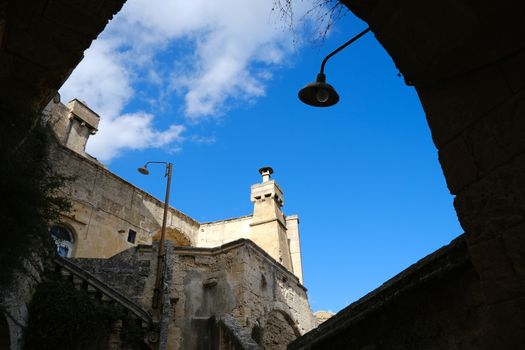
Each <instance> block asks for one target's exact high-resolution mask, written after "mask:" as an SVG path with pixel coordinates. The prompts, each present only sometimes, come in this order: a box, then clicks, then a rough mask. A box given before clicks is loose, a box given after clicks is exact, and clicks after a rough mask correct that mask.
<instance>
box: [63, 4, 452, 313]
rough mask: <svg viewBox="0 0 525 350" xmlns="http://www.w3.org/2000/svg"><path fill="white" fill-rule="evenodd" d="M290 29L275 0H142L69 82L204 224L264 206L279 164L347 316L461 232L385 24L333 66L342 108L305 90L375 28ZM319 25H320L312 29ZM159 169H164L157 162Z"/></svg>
mask: <svg viewBox="0 0 525 350" xmlns="http://www.w3.org/2000/svg"><path fill="white" fill-rule="evenodd" d="M312 4H313V3H312V2H309V1H303V2H297V3H296V10H295V11H296V16H295V17H296V22H295V25H296V29H295V31H294V34H291V33H290V31H289V30H288V29H287V25H286V24H285V23H282V22H280V20H279V18H280V15H279V14H278V13H276V12H275V11H273V12H272V11H271V7H272V1H269V0H257V1H256V0H253V1H250V2H243V1H239V0H224V1H221V2H212V3H210V2H207V1H204V0H199V1H197V0H196V1H192V2H181V1H173V0H158V1H157V3H156V5H155V6H152V5H151V1H146V0H129V1H128V2H127V3H126V5H125V6H124V8H123V10H122V11H121V12H120V13H119V14H118V15H117V16H116V17H115V19H114V20H113V21H112V22H110V24H109V25H108V27H107V29H106V31H105V32H104V33H102V34H101V35H100V37H99V39H98V40H97V41H95V42H94V43H93V45H92V47H91V48H90V49H89V50H88V51H87V52H86V55H85V56H86V57H85V59H84V61H83V62H82V63H81V64H80V65H79V67H77V69H76V70H75V71H74V72H73V74H72V75H71V78H70V79H69V80H68V82H66V84H65V85H64V87H63V88H62V90H61V94H62V97H63V99H64V100H69V99H72V98H75V97H78V98H79V99H81V100H84V101H85V102H86V103H87V104H88V105H89V106H90V107H92V108H93V109H94V110H96V111H97V112H99V114H100V115H101V118H102V119H101V125H100V127H99V129H100V131H99V133H98V134H97V135H96V136H94V137H93V138H92V140H90V144H89V146H88V150H89V152H90V153H92V154H93V155H94V156H96V157H98V158H99V159H100V160H101V161H103V162H104V163H105V164H107V165H108V167H109V169H110V170H111V171H113V172H115V173H116V174H118V175H120V176H121V177H123V178H125V179H126V180H128V181H130V182H132V183H134V184H135V185H137V186H139V187H142V188H144V189H145V190H147V191H148V192H150V193H152V194H153V195H155V196H157V197H158V198H163V193H164V182H163V178H162V170H161V169H160V168H159V169H156V170H157V171H156V172H154V171H153V172H152V176H148V177H144V176H141V175H140V174H138V173H137V172H136V168H137V167H138V166H140V165H142V164H143V163H144V162H145V161H147V160H168V161H172V162H173V163H174V175H173V184H172V192H171V201H170V204H171V205H172V206H174V207H176V208H177V209H179V210H181V211H183V212H184V213H186V214H188V215H190V216H192V217H194V218H195V219H197V220H199V221H203V222H205V221H213V220H219V219H224V218H230V217H236V216H241V215H246V214H250V213H251V212H252V204H251V203H250V201H249V191H250V185H251V184H253V183H256V182H259V181H260V176H259V174H258V172H257V169H258V168H260V167H261V166H265V165H270V166H272V167H273V168H274V170H275V173H274V178H275V179H276V180H277V181H278V182H279V184H280V185H281V187H282V188H283V190H284V192H285V206H284V211H285V213H287V214H299V217H300V233H301V245H302V253H303V270H304V279H305V285H306V287H307V288H308V289H309V298H310V303H311V306H312V309H314V310H320V309H323V310H332V311H338V310H339V309H341V308H343V307H344V306H346V305H348V304H349V303H350V302H352V301H355V300H357V299H358V298H360V297H361V296H363V295H365V294H366V293H367V292H370V291H371V290H373V289H374V288H376V287H378V286H379V285H380V284H381V283H383V282H385V281H386V280H387V279H388V278H390V277H392V276H394V275H395V274H397V273H398V272H400V271H401V270H403V269H404V268H406V267H408V266H409V265H410V264H412V263H415V262H416V261H417V260H418V259H420V258H423V257H424V256H425V255H427V254H429V253H431V252H432V251H434V250H436V249H437V248H439V247H441V246H443V245H445V244H447V243H448V242H450V240H451V239H453V238H454V237H456V236H457V235H459V234H460V233H461V232H462V229H461V227H460V226H459V224H458V222H457V217H456V214H455V212H454V209H453V206H452V200H453V198H452V196H451V195H450V194H449V192H448V190H447V187H446V184H445V181H444V177H443V173H442V170H441V168H440V166H439V162H438V159H437V152H436V149H435V147H434V145H433V143H432V139H431V135H430V132H429V129H428V126H427V124H426V120H425V116H424V113H423V110H422V108H421V105H420V103H419V100H418V97H417V94H416V92H415V90H414V89H413V88H412V87H408V86H406V85H405V84H404V81H403V78H402V77H399V76H398V71H397V69H396V68H395V66H394V64H393V62H392V60H391V59H390V57H389V56H388V54H387V53H386V52H385V50H384V49H383V48H382V47H381V46H380V45H379V43H378V42H377V41H376V39H375V38H374V36H373V34H372V33H369V34H367V35H366V36H364V37H363V38H362V39H360V40H359V41H358V42H356V43H354V44H353V45H352V46H350V47H348V48H347V49H345V50H344V51H342V52H340V53H339V54H337V55H336V56H334V57H333V58H332V59H331V60H330V61H329V62H328V63H327V66H326V68H325V73H326V75H327V81H328V82H329V83H330V84H332V85H333V86H334V87H335V88H336V89H337V90H338V92H339V95H340V97H341V100H340V102H339V104H338V105H336V106H334V107H330V108H324V109H318V108H314V107H309V106H306V105H303V104H301V103H300V101H299V100H298V99H297V92H298V90H299V89H300V88H302V87H303V86H304V85H305V84H307V83H309V82H311V81H313V80H314V79H315V76H316V74H317V72H318V70H319V66H320V63H321V61H322V59H323V58H324V57H325V56H326V55H327V54H328V53H329V52H331V51H332V50H333V49H335V48H336V47H338V46H339V45H341V44H342V43H344V42H345V41H346V40H348V39H349V38H350V37H352V36H353V35H355V34H357V33H358V32H360V31H361V30H363V29H364V28H366V24H364V23H363V22H361V21H360V20H359V19H357V18H356V17H355V16H353V15H352V14H351V13H348V14H347V15H346V16H345V17H344V18H342V19H340V20H338V21H337V22H336V23H335V27H333V28H332V30H331V31H330V32H329V34H328V36H327V38H326V39H325V40H323V41H319V40H314V39H312V38H313V36H314V35H313V34H312V33H311V31H309V30H310V29H311V28H315V20H312V19H311V18H312V17H310V19H308V18H306V19H302V20H300V19H301V17H302V16H301V13H304V12H305V11H307V10H308V9H309V8H311V6H312ZM308 28H310V29H308ZM152 170H153V168H152Z"/></svg>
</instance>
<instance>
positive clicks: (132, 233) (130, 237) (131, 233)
mask: <svg viewBox="0 0 525 350" xmlns="http://www.w3.org/2000/svg"><path fill="white" fill-rule="evenodd" d="M135 237H137V232H136V231H134V230H132V229H129V233H128V242H129V243H135Z"/></svg>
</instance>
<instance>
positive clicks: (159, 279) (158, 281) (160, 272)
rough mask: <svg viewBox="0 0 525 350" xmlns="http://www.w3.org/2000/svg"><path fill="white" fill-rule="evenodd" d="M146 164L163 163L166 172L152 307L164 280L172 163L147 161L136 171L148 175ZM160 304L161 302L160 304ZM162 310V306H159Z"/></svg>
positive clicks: (156, 304) (160, 292)
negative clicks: (165, 241)
mask: <svg viewBox="0 0 525 350" xmlns="http://www.w3.org/2000/svg"><path fill="white" fill-rule="evenodd" d="M148 164H164V165H165V166H166V172H165V173H164V177H167V181H166V197H165V199H164V213H163V216H162V228H161V231H160V242H159V253H158V254H157V275H156V276H155V287H154V289H153V300H152V305H151V306H152V307H153V308H154V309H156V308H158V307H159V302H160V300H161V297H162V291H163V288H162V284H163V280H164V270H165V266H166V252H165V250H164V238H165V236H166V219H167V217H168V202H169V199H170V186H171V171H172V168H173V164H171V163H168V162H147V163H146V164H144V166H143V167H140V168H138V169H137V170H138V172H139V173H141V174H143V175H149V170H148ZM161 306H162V304H161ZM161 311H162V307H161Z"/></svg>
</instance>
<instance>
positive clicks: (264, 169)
mask: <svg viewBox="0 0 525 350" xmlns="http://www.w3.org/2000/svg"><path fill="white" fill-rule="evenodd" d="M259 174H261V175H264V174H270V175H271V174H273V169H272V167H270V166H265V167H262V168H261V169H259Z"/></svg>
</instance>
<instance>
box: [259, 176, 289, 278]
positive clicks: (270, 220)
mask: <svg viewBox="0 0 525 350" xmlns="http://www.w3.org/2000/svg"><path fill="white" fill-rule="evenodd" d="M259 173H260V174H261V175H262V183H259V184H255V185H252V187H251V201H252V202H253V218H252V222H251V223H250V227H251V230H250V239H251V240H252V241H254V242H255V243H256V244H257V245H258V246H260V247H261V248H263V249H264V250H265V251H266V252H268V254H270V255H271V256H272V257H273V258H274V259H275V260H277V261H278V262H280V263H281V264H282V265H283V266H285V267H286V268H287V269H288V270H290V271H292V272H293V267H292V262H291V257H290V247H289V245H288V237H287V233H286V219H285V216H284V214H283V212H282V211H281V207H282V206H283V204H284V196H283V191H282V190H281V188H280V187H279V185H277V183H276V182H275V180H271V178H270V175H271V174H272V173H273V169H272V168H270V167H264V168H261V169H259Z"/></svg>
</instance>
